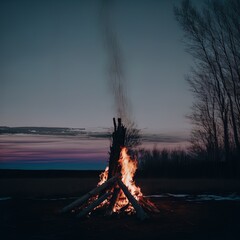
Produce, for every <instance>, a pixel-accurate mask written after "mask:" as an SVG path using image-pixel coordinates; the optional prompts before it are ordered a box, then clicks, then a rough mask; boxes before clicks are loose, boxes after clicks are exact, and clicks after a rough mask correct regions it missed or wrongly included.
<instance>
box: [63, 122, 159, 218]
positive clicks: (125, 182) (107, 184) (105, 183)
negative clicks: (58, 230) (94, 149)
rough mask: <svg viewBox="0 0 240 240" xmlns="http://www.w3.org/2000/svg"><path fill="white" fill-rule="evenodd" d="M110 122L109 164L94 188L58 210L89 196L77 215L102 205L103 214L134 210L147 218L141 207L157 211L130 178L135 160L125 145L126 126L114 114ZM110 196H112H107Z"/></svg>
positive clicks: (80, 201) (79, 215) (135, 164)
mask: <svg viewBox="0 0 240 240" xmlns="http://www.w3.org/2000/svg"><path fill="white" fill-rule="evenodd" d="M113 124H114V132H113V134H112V145H111V147H110V156H109V167H107V168H106V170H105V171H104V172H103V173H102V174H101V175H100V182H99V183H98V186H97V187H96V188H94V189H93V190H91V191H90V192H88V193H87V194H85V195H84V196H82V197H81V198H79V199H77V200H76V201H74V202H73V203H71V204H69V205H68V206H66V207H64V208H63V209H62V210H61V212H62V213H64V212H67V211H70V210H72V209H74V208H76V207H81V206H82V205H83V204H84V203H86V202H87V201H88V200H89V199H90V201H88V202H87V207H86V208H84V209H82V210H81V211H80V212H79V214H78V215H77V216H78V217H83V216H85V215H86V214H88V213H90V212H91V211H93V210H94V209H96V208H99V207H103V206H105V207H106V209H107V210H106V215H108V216H110V215H112V213H113V212H116V213H123V212H127V213H134V212H136V214H137V217H138V218H139V219H140V220H144V219H146V218H148V215H147V214H146V212H145V211H144V210H143V208H144V209H146V210H148V211H150V212H155V213H158V212H159V210H158V209H157V207H156V206H155V205H154V204H153V203H152V202H150V201H149V200H145V199H144V198H143V195H142V193H141V189H140V188H139V187H137V186H136V185H135V183H134V181H133V177H134V174H135V172H136V169H137V160H136V159H131V158H130V156H129V155H128V153H127V148H126V147H125V146H124V142H125V135H126V128H125V127H124V126H123V125H122V122H121V119H120V118H119V119H118V125H116V121H115V118H114V119H113ZM110 196H111V198H109V197H110ZM104 200H107V201H104Z"/></svg>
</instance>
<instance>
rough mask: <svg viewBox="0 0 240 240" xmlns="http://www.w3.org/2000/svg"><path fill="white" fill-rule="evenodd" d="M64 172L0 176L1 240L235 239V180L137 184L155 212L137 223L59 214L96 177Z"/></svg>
mask: <svg viewBox="0 0 240 240" xmlns="http://www.w3.org/2000/svg"><path fill="white" fill-rule="evenodd" d="M10 172H11V171H10ZM64 172H65V171H62V172H61V173H57V171H47V172H45V173H44V171H43V173H42V176H41V175H40V173H39V172H38V173H35V174H34V171H22V172H21V171H18V173H17V174H16V173H14V174H13V173H12V174H9V172H8V173H7V174H6V171H2V175H1V176H2V177H1V179H0V234H1V238H2V239H39V240H45V239H48V240H55V239H112V236H114V239H123V238H125V239H148V238H149V239H199V240H200V239H234V240H235V239H239V237H240V232H239V227H240V222H239V215H240V192H239V189H240V181H239V180H233V179H149V178H145V179H144V178H141V179H137V180H136V182H137V185H138V186H140V187H141V189H142V192H143V194H144V195H145V196H147V198H148V199H150V200H151V201H152V202H154V203H155V205H156V206H157V207H158V208H159V210H160V213H158V214H156V213H149V219H147V220H145V221H143V222H142V221H139V220H138V219H137V218H136V216H135V215H132V216H128V215H125V214H122V215H116V216H115V215H113V216H111V217H106V216H104V214H103V213H102V212H101V211H100V210H99V211H95V212H93V213H92V214H91V215H90V216H89V217H86V218H84V219H78V218H77V217H76V215H73V214H60V213H59V211H60V210H61V209H62V208H63V207H64V206H66V205H68V204H69V203H71V202H72V201H74V200H75V199H77V198H78V197H80V196H82V195H83V194H85V193H86V192H88V191H90V190H91V189H92V188H94V187H95V186H96V184H97V182H98V175H97V174H98V173H99V172H98V171H90V172H85V173H84V171H80V173H78V174H77V173H76V172H75V173H72V175H74V177H70V173H68V171H66V173H65V177H64ZM57 174H58V177H56V175H57ZM33 175H35V177H33ZM87 175H88V176H87ZM95 175H96V176H95ZM3 176H4V177H3ZM29 176H32V177H29ZM46 176H47V177H46ZM110 223H111V224H110Z"/></svg>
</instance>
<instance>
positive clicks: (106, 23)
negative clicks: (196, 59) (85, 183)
mask: <svg viewBox="0 0 240 240" xmlns="http://www.w3.org/2000/svg"><path fill="white" fill-rule="evenodd" d="M112 4H113V1H111V0H102V4H101V11H100V23H101V27H102V32H103V36H104V46H105V49H106V52H107V57H108V86H109V89H110V92H111V94H112V95H113V100H114V107H115V110H116V114H117V117H119V118H121V119H122V122H123V123H124V125H125V126H126V127H127V133H126V141H125V142H126V143H125V144H126V146H128V147H132V146H136V145H138V144H139V143H140V137H139V130H138V129H137V128H136V124H135V123H134V121H133V120H132V116H131V111H130V110H131V104H130V100H129V97H128V95H127V86H128V84H127V80H126V77H125V75H124V61H123V57H122V52H121V48H120V44H119V42H118V39H117V34H116V32H115V31H114V27H113V22H114V21H113V18H112V12H113V11H112Z"/></svg>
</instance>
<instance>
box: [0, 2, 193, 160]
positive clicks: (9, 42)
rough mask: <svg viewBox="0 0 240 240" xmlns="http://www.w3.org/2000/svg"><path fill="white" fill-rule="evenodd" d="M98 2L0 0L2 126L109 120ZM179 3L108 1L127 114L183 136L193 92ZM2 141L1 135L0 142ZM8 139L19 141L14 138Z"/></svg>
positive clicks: (150, 128)
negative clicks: (124, 82) (188, 80)
mask: <svg viewBox="0 0 240 240" xmlns="http://www.w3.org/2000/svg"><path fill="white" fill-rule="evenodd" d="M101 3H102V1H100V0H99V1H97V0H96V1H94V0H92V1H91V0H90V1H89V0H86V1H77V0H72V1H69V0H49V1H40V0H39V1H38V0H35V1H32V0H22V1H17V0H5V1H4V0H3V1H1V2H0V18H1V20H0V22H1V23H0V31H1V37H0V69H1V70H0V79H1V80H0V81H1V88H0V126H12V127H15V126H41V127H71V128H89V129H92V128H96V127H101V128H106V127H111V126H112V117H114V116H115V115H116V114H115V109H114V104H113V99H112V95H111V94H110V92H109V87H108V84H107V80H106V79H107V74H108V73H107V71H108V63H107V62H108V61H107V58H108V56H107V53H106V48H105V47H104V40H103V38H104V37H103V33H102V29H101V26H100V25H101V24H100V22H99V9H100V7H101ZM179 4H180V1H179V0H162V1H157V0H152V1H150V0H148V1H147V0H145V1H140V0H138V1H127V0H121V1H120V0H118V1H117V0H116V1H113V4H111V15H112V20H113V23H112V25H113V26H114V31H115V32H116V34H117V39H118V43H119V45H120V48H121V54H122V58H123V64H124V75H125V77H126V79H127V86H126V87H125V88H126V89H127V92H128V98H129V99H130V102H131V111H132V116H133V119H134V121H135V122H136V124H137V126H138V127H139V128H140V129H145V131H147V132H148V133H159V134H169V135H170V136H172V135H174V134H176V136H180V135H181V136H183V135H184V136H188V134H189V132H190V129H191V125H190V123H189V122H188V120H186V118H185V116H186V114H188V112H189V109H190V106H191V102H192V96H191V93H190V92H189V91H188V85H187V83H186V81H185V80H184V74H185V73H187V72H188V71H189V69H190V65H191V58H190V57H189V56H188V55H187V53H185V52H184V45H183V43H182V41H181V40H182V38H183V33H182V32H181V29H180V27H179V26H178V24H177V22H176V21H175V18H174V13H173V6H174V5H179ZM4 141H5V140H4V138H3V136H1V142H0V143H1V147H3V146H5V145H4ZM6 141H7V142H8V143H9V141H10V142H11V144H15V145H16V142H15V140H9V139H7V140H6ZM29 141H30V140H29ZM34 141H35V140H34ZM36 141H37V140H36ZM87 141H88V140H87ZM149 142H151V141H149ZM156 142H157V141H156ZM160 142H161V141H160ZM15 145H14V146H15ZM146 145H147V144H146ZM11 146H12V145H11ZM108 146H109V144H108V143H107V144H105V145H104V149H107V147H108ZM18 147H19V145H18ZM9 154H10V153H8V156H9ZM101 156H103V155H101ZM104 156H105V155H104ZM4 159H6V158H4ZM86 159H87V158H86ZM0 160H1V161H3V158H1V159H0Z"/></svg>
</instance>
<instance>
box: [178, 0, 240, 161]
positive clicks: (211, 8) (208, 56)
mask: <svg viewBox="0 0 240 240" xmlns="http://www.w3.org/2000/svg"><path fill="white" fill-rule="evenodd" d="M239 9H240V0H228V1H226V0H225V1H216V0H210V1H208V2H207V3H206V4H205V5H204V6H203V7H202V8H201V9H200V8H197V7H195V6H193V5H192V3H191V1H189V0H184V1H182V4H181V6H180V7H175V8H174V11H175V16H176V18H177V21H178V22H179V23H180V25H181V26H182V28H183V30H184V33H185V39H186V44H187V50H188V52H189V53H190V54H191V55H192V56H193V57H194V60H195V66H194V71H193V72H192V74H191V75H189V76H188V82H189V83H190V87H191V91H192V92H193V93H194V96H195V102H194V104H193V107H192V114H191V115H190V118H191V120H192V122H193V124H194V125H195V128H194V130H193V136H194V138H195V140H196V139H201V141H200V142H198V144H201V146H202V147H203V148H204V149H205V150H206V151H210V152H211V154H214V158H218V157H219V150H220V148H221V147H222V148H223V149H224V153H225V154H224V158H225V160H227V161H228V160H229V158H230V154H231V155H232V153H233V152H236V153H237V155H238V156H240V137H239V136H240V121H239V116H240V78H239V77H240V10H239ZM195 145H196V144H195Z"/></svg>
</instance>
